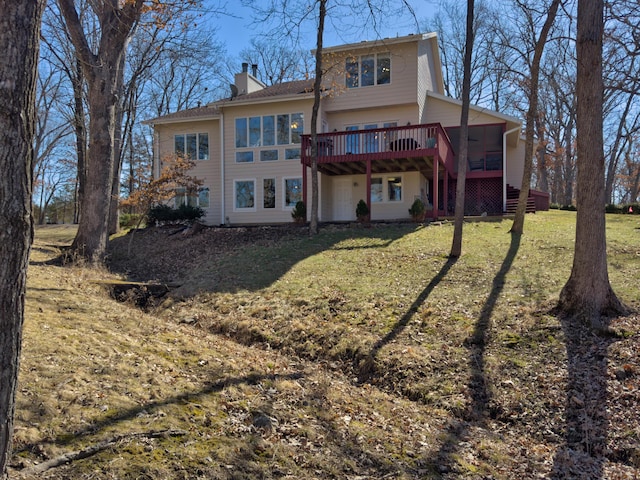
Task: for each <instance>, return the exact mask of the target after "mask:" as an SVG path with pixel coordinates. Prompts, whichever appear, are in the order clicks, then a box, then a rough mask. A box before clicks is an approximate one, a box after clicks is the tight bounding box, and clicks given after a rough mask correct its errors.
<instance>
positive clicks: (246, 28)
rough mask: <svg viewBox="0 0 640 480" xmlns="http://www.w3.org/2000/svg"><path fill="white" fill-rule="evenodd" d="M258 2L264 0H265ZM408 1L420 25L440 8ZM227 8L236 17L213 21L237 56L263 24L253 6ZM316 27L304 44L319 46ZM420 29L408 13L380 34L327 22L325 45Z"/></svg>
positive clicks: (423, 1) (419, 0) (421, 0)
mask: <svg viewBox="0 0 640 480" xmlns="http://www.w3.org/2000/svg"><path fill="white" fill-rule="evenodd" d="M257 1H258V2H260V1H261V0H257ZM301 3H303V2H301ZM408 3H410V4H411V5H412V7H413V9H414V11H415V13H416V17H417V19H418V21H419V23H420V25H422V24H423V20H424V19H426V18H428V17H430V16H432V15H433V13H434V12H435V11H437V8H438V7H437V3H436V2H432V1H428V0H408ZM227 10H228V11H229V12H230V14H232V15H233V16H226V15H225V16H221V17H218V18H216V19H215V20H213V21H212V23H213V25H214V28H215V29H216V31H217V33H216V36H217V37H218V39H219V40H220V41H222V42H223V43H225V44H226V48H227V52H228V54H229V56H231V57H237V56H238V54H239V52H240V51H241V50H242V49H243V48H245V47H247V46H248V45H249V41H250V40H251V38H252V37H254V36H257V35H259V34H260V26H259V25H254V24H252V21H253V18H252V10H251V9H250V8H249V7H244V6H242V4H241V3H240V2H239V1H237V0H236V1H235V2H234V3H233V4H230V3H228V4H227ZM312 28H313V27H312V26H311V25H310V26H309V31H308V33H307V35H306V41H305V44H304V45H303V47H305V48H308V49H309V50H311V49H312V48H314V47H315V32H314V31H313V30H312ZM417 30H418V29H417V27H416V23H415V21H414V20H413V19H412V18H410V17H409V16H408V15H407V16H406V17H404V18H393V19H387V25H385V26H383V27H382V28H381V30H380V32H379V33H376V32H374V31H373V30H372V29H370V28H369V29H362V28H359V29H345V30H343V31H342V32H340V33H338V32H336V30H335V28H334V27H333V25H332V24H331V22H327V24H326V26H325V37H324V45H325V46H327V47H329V46H334V45H340V44H343V43H349V42H358V41H361V40H374V39H375V38H377V37H382V38H384V37H396V36H404V35H408V34H410V33H418V31H417Z"/></svg>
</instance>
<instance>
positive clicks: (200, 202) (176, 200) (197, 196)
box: [173, 187, 209, 208]
mask: <svg viewBox="0 0 640 480" xmlns="http://www.w3.org/2000/svg"><path fill="white" fill-rule="evenodd" d="M173 204H174V207H175V208H178V207H181V206H183V205H188V206H189V207H200V208H209V188H208V187H203V188H199V189H198V191H197V193H196V192H195V191H191V192H187V191H186V190H185V189H184V187H179V188H176V194H175V197H173Z"/></svg>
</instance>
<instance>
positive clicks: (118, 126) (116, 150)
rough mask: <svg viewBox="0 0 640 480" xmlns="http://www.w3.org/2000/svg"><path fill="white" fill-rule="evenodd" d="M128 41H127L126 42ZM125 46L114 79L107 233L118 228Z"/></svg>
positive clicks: (110, 233) (116, 231)
mask: <svg viewBox="0 0 640 480" xmlns="http://www.w3.org/2000/svg"><path fill="white" fill-rule="evenodd" d="M127 43H129V42H127ZM126 48H127V47H126V46H125V50H124V52H123V54H122V57H121V59H120V68H119V69H118V77H117V79H116V98H117V101H116V117H115V121H114V122H115V129H114V139H113V159H114V160H113V178H112V180H111V181H112V184H111V198H110V204H109V227H108V233H109V235H113V234H114V233H118V230H119V229H120V215H119V213H120V212H119V210H118V203H119V201H120V175H121V173H122V160H123V158H124V155H123V152H124V148H123V145H122V140H123V134H122V120H123V118H124V106H125V102H124V69H125V58H126Z"/></svg>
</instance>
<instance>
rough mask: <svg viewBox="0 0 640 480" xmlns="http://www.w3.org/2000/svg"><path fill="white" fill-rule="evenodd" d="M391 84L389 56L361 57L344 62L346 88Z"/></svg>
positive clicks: (382, 54)
mask: <svg viewBox="0 0 640 480" xmlns="http://www.w3.org/2000/svg"><path fill="white" fill-rule="evenodd" d="M388 83H391V55H389V53H378V54H377V55H363V56H361V57H348V58H347V59H346V62H345V85H346V86H347V88H358V87H369V86H372V85H386V84H388Z"/></svg>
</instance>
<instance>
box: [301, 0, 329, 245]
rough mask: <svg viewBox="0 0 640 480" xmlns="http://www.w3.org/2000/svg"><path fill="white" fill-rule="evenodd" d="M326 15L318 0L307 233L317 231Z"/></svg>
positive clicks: (325, 2)
mask: <svg viewBox="0 0 640 480" xmlns="http://www.w3.org/2000/svg"><path fill="white" fill-rule="evenodd" d="M326 15H327V0H320V4H319V13H318V32H317V33H318V36H317V44H316V78H315V80H314V82H313V108H312V110H311V218H310V223H309V235H316V234H317V233H318V198H319V196H318V188H319V187H318V112H319V110H320V99H321V97H322V92H321V86H322V37H323V36H324V19H325V17H326ZM305 174H306V172H305Z"/></svg>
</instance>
